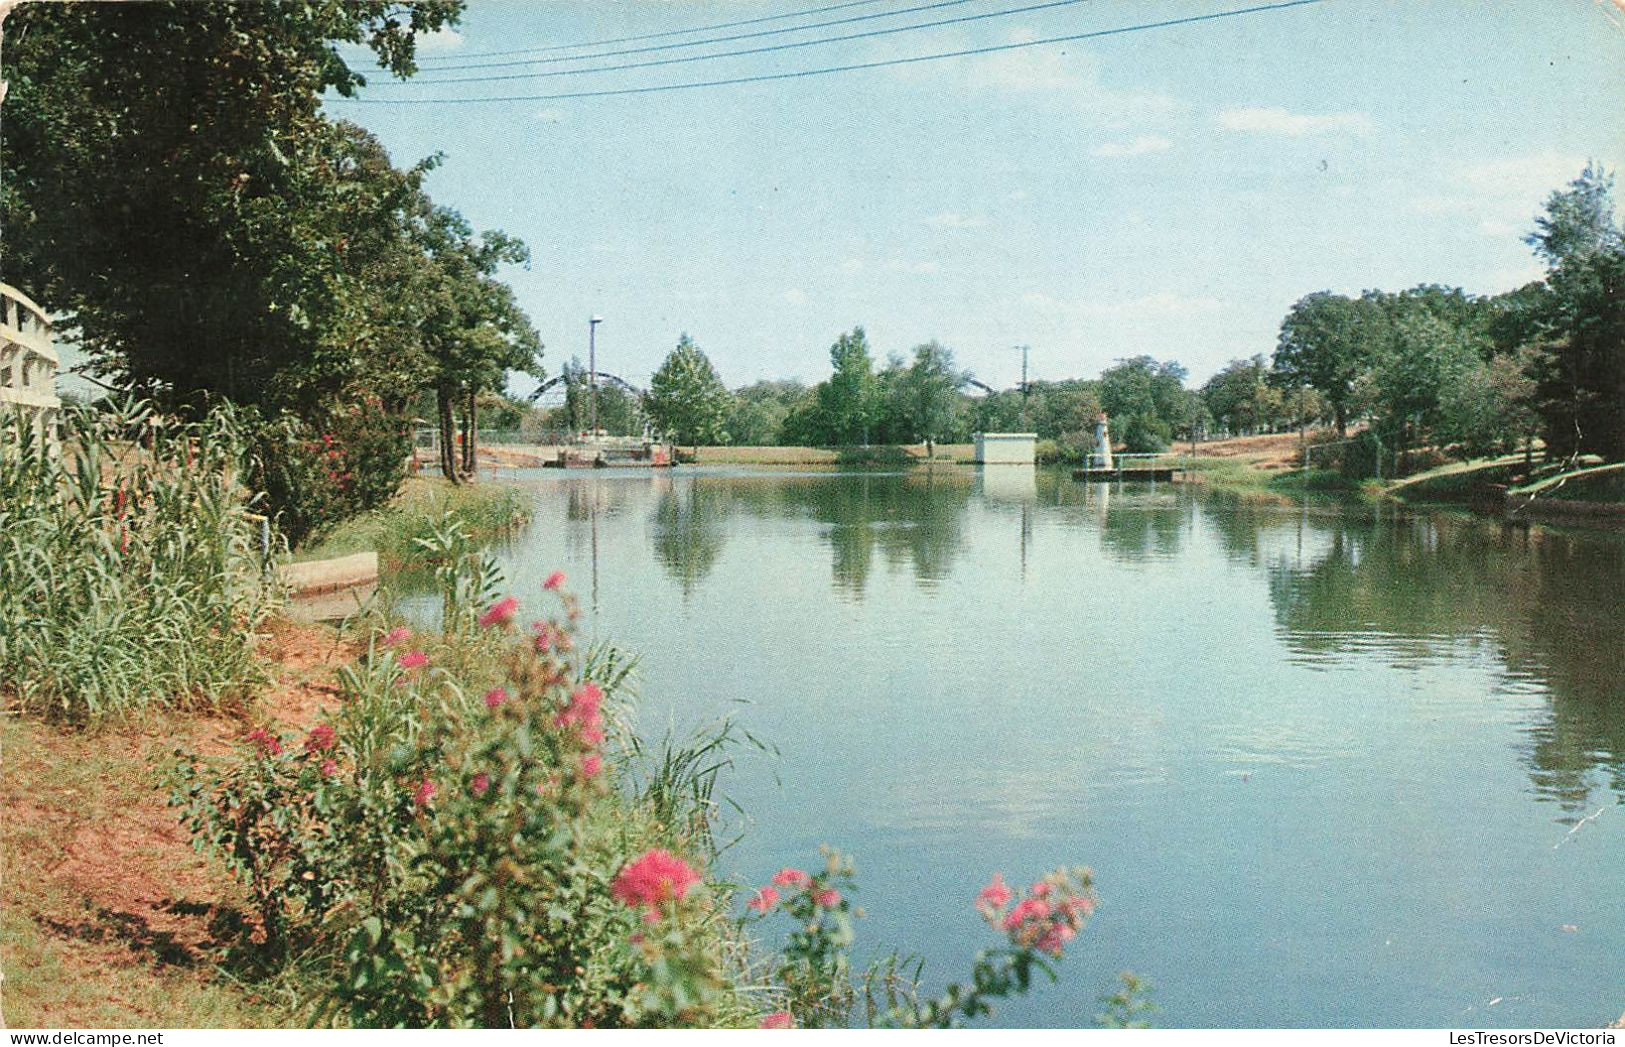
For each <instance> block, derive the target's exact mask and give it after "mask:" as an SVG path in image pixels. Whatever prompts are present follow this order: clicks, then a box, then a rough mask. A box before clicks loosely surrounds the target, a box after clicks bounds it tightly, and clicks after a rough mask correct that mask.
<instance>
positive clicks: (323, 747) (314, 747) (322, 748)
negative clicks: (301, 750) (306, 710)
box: [305, 723, 338, 754]
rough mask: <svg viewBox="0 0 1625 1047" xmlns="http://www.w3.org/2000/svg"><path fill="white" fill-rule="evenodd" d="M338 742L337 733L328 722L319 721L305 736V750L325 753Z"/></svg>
mask: <svg viewBox="0 0 1625 1047" xmlns="http://www.w3.org/2000/svg"><path fill="white" fill-rule="evenodd" d="M336 744H338V735H337V734H336V733H335V732H334V731H333V725H332V724H330V723H319V724H317V725H316V726H315V727H313V728H312V729H311V732H310V734H309V735H307V736H306V737H305V752H306V753H307V754H308V753H325V752H327V751H328V750H329V749H331V748H333V746H334V745H336Z"/></svg>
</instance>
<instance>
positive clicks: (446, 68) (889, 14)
mask: <svg viewBox="0 0 1625 1047" xmlns="http://www.w3.org/2000/svg"><path fill="white" fill-rule="evenodd" d="M971 2H972V0H936V2H935V3H929V4H920V5H918V6H916V7H904V8H901V9H899V10H896V11H882V12H880V13H879V14H873V15H853V16H852V17H850V18H836V19H833V20H831V21H828V22H809V23H808V24H807V25H795V26H791V27H789V28H788V29H759V30H757V31H756V32H754V33H735V34H733V35H732V36H714V37H709V38H707V39H704V40H688V41H685V42H683V43H678V44H655V45H652V46H650V47H628V48H623V49H622V50H619V51H599V52H597V53H595V54H590V55H565V56H563V57H560V58H527V59H523V60H520V61H516V62H472V63H469V64H467V65H440V66H435V67H434V68H433V69H431V70H429V72H433V73H450V72H459V71H461V70H464V69H505V68H509V67H511V66H516V65H556V64H557V63H559V62H586V61H590V60H592V59H594V58H615V57H618V56H620V55H640V54H647V53H648V52H650V51H674V50H676V49H678V48H680V47H704V46H706V45H707V44H726V43H729V42H731V41H734V40H754V39H758V38H760V37H764V36H783V35H784V34H785V33H800V32H805V31H806V30H809V29H828V28H829V27H831V26H837V25H851V24H852V23H854V22H872V21H874V20H875V19H876V18H896V17H898V16H899V15H911V14H915V13H917V12H920V11H935V10H937V9H938V8H943V7H958V6H960V5H961V4H968V3H971ZM490 79H493V80H495V79H498V78H497V77H491V78H490ZM420 82H421V83H426V84H455V83H462V82H465V81H458V80H423V81H420Z"/></svg>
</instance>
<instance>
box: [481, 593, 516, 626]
mask: <svg viewBox="0 0 1625 1047" xmlns="http://www.w3.org/2000/svg"><path fill="white" fill-rule="evenodd" d="M518 610H519V601H518V600H517V599H515V598H514V597H512V596H505V597H503V598H502V599H500V600H498V601H497V602H496V603H494V604H492V605H491V608H490V610H488V611H486V612H485V613H484V614H482V615H480V624H481V625H485V626H490V625H503V626H506V625H510V624H512V622H513V616H514V613H515V612H516V611H518Z"/></svg>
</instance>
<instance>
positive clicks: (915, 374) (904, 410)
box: [891, 341, 970, 455]
mask: <svg viewBox="0 0 1625 1047" xmlns="http://www.w3.org/2000/svg"><path fill="white" fill-rule="evenodd" d="M969 380H970V374H969V372H967V371H961V370H960V369H959V367H958V365H957V364H955V362H954V354H953V350H952V349H949V348H948V347H947V346H945V345H941V344H939V343H937V342H934V341H933V342H927V343H925V344H924V345H917V346H915V347H914V360H913V362H912V363H910V364H909V366H908V369H907V370H905V371H902V372H901V374H898V375H897V376H896V377H895V379H894V380H893V382H892V387H893V388H892V397H891V401H892V405H893V408H892V409H893V410H894V412H895V413H896V416H897V420H898V422H899V423H901V424H902V425H904V426H906V427H907V429H908V431H909V432H910V433H911V434H912V435H913V438H914V439H916V440H920V441H923V442H924V443H925V447H926V454H927V455H934V454H935V453H936V445H937V443H939V442H943V441H947V440H952V439H954V438H955V437H959V436H963V435H964V433H965V420H964V417H963V414H964V411H963V403H962V397H961V396H960V394H959V391H960V390H961V389H963V388H964V387H965V383H966V382H968V381H969Z"/></svg>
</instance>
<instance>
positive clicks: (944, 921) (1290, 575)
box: [501, 467, 1625, 1027]
mask: <svg viewBox="0 0 1625 1047" xmlns="http://www.w3.org/2000/svg"><path fill="white" fill-rule="evenodd" d="M516 482H518V483H521V484H523V485H524V486H525V487H526V489H527V490H530V491H533V492H534V494H535V499H536V515H535V519H534V521H533V522H532V523H531V524H530V526H529V527H528V528H527V529H526V530H525V531H524V532H522V533H521V534H520V535H519V536H517V537H516V538H515V539H514V540H513V541H512V542H511V543H509V544H508V545H507V546H506V547H504V548H503V549H502V550H501V559H502V561H503V565H504V567H505V568H506V569H507V570H508V572H509V577H510V578H512V579H514V589H515V591H516V592H517V593H518V594H519V595H520V596H521V598H525V599H527V600H530V601H535V600H536V599H537V598H538V597H539V595H540V593H539V586H540V583H541V579H542V578H544V577H545V576H546V574H547V573H548V572H549V571H551V570H553V569H555V568H562V569H563V570H565V571H566V572H567V573H568V575H569V579H570V584H571V587H572V588H574V589H576V590H577V591H578V592H579V593H580V594H581V596H582V599H583V603H584V605H585V607H586V608H587V610H588V613H587V627H588V629H589V631H591V632H592V633H594V634H595V635H596V636H598V637H601V638H605V639H609V640H612V641H614V642H616V643H618V644H621V645H624V646H626V647H629V648H631V649H633V650H636V651H637V652H639V653H640V654H641V655H642V670H643V679H642V691H643V698H642V703H641V713H640V724H641V728H642V730H643V732H644V733H645V734H646V735H650V736H658V735H660V734H661V733H662V732H663V730H664V729H665V728H666V727H667V725H668V724H670V725H675V726H676V727H677V728H678V729H679V730H682V729H685V728H689V727H694V726H698V725H702V724H705V723H707V722H710V721H713V720H715V719H716V718H717V717H720V716H724V715H730V716H732V717H734V718H735V719H736V720H737V721H738V722H739V723H740V724H741V725H742V726H744V727H746V728H748V729H749V730H750V731H751V732H753V733H754V734H756V735H758V736H760V737H762V738H764V739H766V740H768V741H770V742H772V743H773V744H774V745H776V746H777V747H778V748H779V750H780V752H781V754H782V755H781V756H779V757H777V758H774V757H769V756H765V755H751V754H749V753H741V755H740V761H739V766H738V767H737V768H736V770H735V771H734V772H733V773H732V774H731V775H730V776H729V777H728V778H727V779H726V780H725V789H726V792H727V793H728V795H729V796H730V797H731V798H733V799H734V800H736V801H737V802H738V803H739V804H740V805H741V806H742V807H743V808H744V809H745V811H746V812H747V813H748V816H749V822H748V824H747V825H746V826H745V828H746V832H745V835H744V838H743V840H742V841H741V842H740V843H739V844H738V845H737V846H735V847H734V848H732V849H731V850H729V851H728V852H727V853H726V854H725V855H724V857H723V860H722V864H723V870H722V871H723V872H725V873H731V874H733V875H735V876H737V877H739V878H740V879H741V880H743V881H745V882H751V883H760V882H764V881H765V878H766V877H767V876H768V875H770V874H771V873H772V872H773V871H774V870H776V869H778V868H779V867H780V866H782V865H786V864H808V863H812V862H815V861H817V856H816V853H815V851H816V848H817V846H818V845H819V844H820V843H830V844H833V845H835V846H837V847H840V848H841V849H843V850H846V851H849V852H851V853H853V854H854V855H855V856H856V858H857V862H858V873H859V882H860V884H861V891H860V898H859V900H860V901H861V903H862V904H863V905H864V906H865V907H866V908H867V909H868V910H869V913H870V915H869V916H868V917H867V918H866V919H864V920H862V921H860V924H859V935H860V945H861V946H862V947H863V948H864V949H865V950H867V952H866V953H865V954H866V955H868V954H873V953H875V952H886V951H889V950H891V949H893V948H896V949H899V950H902V951H905V952H910V951H911V952H916V953H918V954H919V955H920V956H922V957H924V958H925V960H926V961H927V975H928V977H929V978H930V979H931V984H932V985H940V983H941V981H942V980H943V979H944V978H948V977H954V976H961V975H963V974H964V973H965V972H966V971H967V970H968V966H969V962H970V959H971V957H972V956H973V955H974V953H975V951H976V949H977V948H978V947H980V946H981V945H984V944H987V943H989V942H990V941H991V935H990V934H989V932H987V931H986V930H985V929H984V927H983V926H982V925H981V923H980V922H979V920H978V919H977V918H976V917H975V915H974V914H973V912H972V910H971V907H970V903H971V900H972V898H973V897H974V895H975V893H976V891H977V889H978V888H980V887H981V886H982V884H983V883H985V882H986V881H987V879H988V876H989V874H990V873H991V872H993V871H995V870H1001V871H1003V872H1004V873H1005V874H1006V876H1007V877H1008V878H1010V879H1011V880H1013V881H1015V880H1023V881H1024V880H1026V879H1029V878H1031V877H1033V876H1036V875H1037V874H1038V873H1040V872H1042V871H1043V870H1045V869H1047V868H1050V867H1053V866H1057V865H1062V864H1086V865H1089V866H1091V867H1092V868H1093V869H1094V872H1095V877H1096V885H1097V889H1098V892H1099V895H1100V899H1101V905H1100V909H1099V911H1098V913H1097V915H1096V917H1095V919H1094V920H1093V921H1092V922H1091V924H1090V925H1089V927H1088V928H1087V930H1086V931H1085V932H1084V933H1083V934H1082V935H1080V936H1079V938H1078V939H1077V941H1076V942H1075V943H1074V944H1073V948H1072V951H1071V952H1070V953H1069V954H1068V957H1067V959H1066V960H1065V962H1064V964H1063V978H1062V981H1061V983H1060V984H1059V985H1057V986H1046V987H1043V988H1041V989H1039V990H1038V991H1036V992H1035V993H1034V994H1033V995H1032V996H1031V997H1030V998H1028V999H1027V1000H1025V1001H1022V1002H1020V1003H1017V1004H1012V1005H1007V1006H1005V1007H1002V1008H1001V1009H1000V1010H999V1012H998V1015H997V1017H996V1023H997V1024H1009V1025H1061V1026H1066V1025H1080V1024H1081V1025H1087V1024H1089V1023H1091V1022H1092V1021H1093V1018H1094V1016H1095V1015H1096V1014H1097V1013H1098V1012H1099V1011H1100V1009H1101V1008H1100V1005H1099V1000H1100V997H1101V996H1102V995H1103V994H1105V993H1107V992H1109V991H1111V990H1112V989H1113V988H1114V987H1115V977H1116V973H1117V972H1118V971H1121V970H1130V971H1133V972H1135V973H1136V974H1138V975H1140V976H1142V977H1143V978H1146V979H1148V980H1149V981H1150V983H1151V985H1152V996H1153V999H1154V1000H1155V1002H1156V1003H1157V1004H1158V1005H1159V1007H1160V1010H1159V1011H1158V1012H1156V1014H1155V1015H1154V1020H1155V1021H1156V1022H1157V1023H1158V1024H1160V1025H1164V1026H1227V1025H1228V1026H1294V1025H1315V1026H1318V1025H1333V1026H1338V1025H1351V1026H1468V1027H1475V1026H1476V1027H1482V1026H1574V1025H1598V1024H1606V1023H1607V1022H1608V1021H1610V1020H1612V1019H1613V1018H1615V1017H1617V1016H1618V1015H1619V1014H1620V1012H1621V1011H1622V1010H1625V962H1622V961H1625V810H1618V809H1616V808H1618V807H1619V806H1620V804H1621V802H1622V800H1625V616H1622V610H1625V536H1621V535H1619V534H1617V533H1614V534H1610V533H1589V534H1588V533H1583V532H1563V531H1557V530H1549V529H1545V528H1541V527H1525V526H1513V525H1506V524H1502V523H1500V522H1493V521H1487V520H1482V519H1477V518H1473V517H1468V516H1463V515H1456V514H1452V513H1445V512H1439V513H1428V512H1415V511H1409V510H1402V509H1396V508H1394V507H1382V508H1380V509H1373V508H1370V507H1348V506H1339V505H1336V504H1329V503H1306V504H1294V503H1280V504H1273V503H1269V502H1258V501H1248V500H1243V499H1240V498H1236V497H1233V496H1226V495H1223V494H1220V493H1216V492H1205V491H1203V490H1201V489H1199V488H1188V487H1183V486H1169V485H1164V486H1161V487H1156V488H1151V487H1138V488H1136V487H1134V486H1129V487H1107V486H1104V485H1085V484H1080V483H1076V482H1074V481H1072V480H1071V479H1070V477H1069V476H1067V475H1066V474H1063V473H1052V472H1048V471H1044V470H1036V471H1035V470H1032V469H1025V468H1021V467H995V468H990V469H987V470H985V471H979V470H974V469H967V468H948V469H936V470H931V471H925V470H917V471H913V472H909V473H891V474H888V473H877V472H869V473H788V472H766V471H745V470H734V471H727V470H706V469H695V470H687V469H685V470H681V471H679V472H676V473H671V472H658V473H651V472H648V471H640V472H628V473H616V472H595V473H568V474H565V473H556V472H543V471H538V472H533V473H522V474H518V479H517V480H516ZM1598 812H1600V813H1598ZM1583 819H1589V820H1584V821H1582V820H1583ZM1577 826H1578V828H1576V827H1577ZM1571 830H1572V832H1571Z"/></svg>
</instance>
